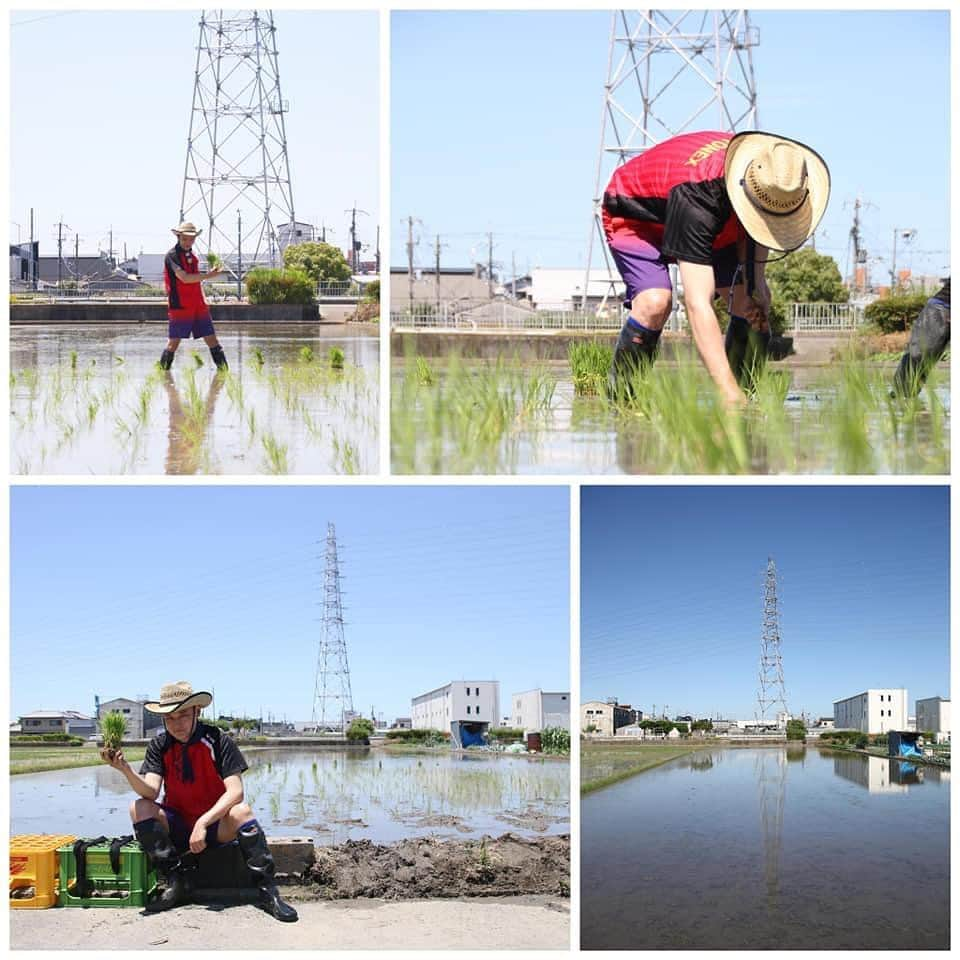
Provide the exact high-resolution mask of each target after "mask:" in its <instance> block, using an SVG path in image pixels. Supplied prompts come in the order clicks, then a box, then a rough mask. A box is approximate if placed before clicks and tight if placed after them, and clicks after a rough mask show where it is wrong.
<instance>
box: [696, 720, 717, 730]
mask: <svg viewBox="0 0 960 960" xmlns="http://www.w3.org/2000/svg"><path fill="white" fill-rule="evenodd" d="M693 729H694V730H712V729H713V721H712V720H694V721H693Z"/></svg>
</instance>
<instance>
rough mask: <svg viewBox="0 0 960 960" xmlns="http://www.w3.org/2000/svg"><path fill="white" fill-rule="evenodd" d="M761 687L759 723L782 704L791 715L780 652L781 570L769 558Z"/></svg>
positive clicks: (765, 582)
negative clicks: (774, 707) (778, 572)
mask: <svg viewBox="0 0 960 960" xmlns="http://www.w3.org/2000/svg"><path fill="white" fill-rule="evenodd" d="M759 673H760V687H759V689H758V691H757V719H758V720H766V719H767V716H766V713H767V708H768V707H771V706H774V705H776V704H780V705H781V706H782V707H783V712H784V713H787V712H788V711H787V693H786V689H785V688H784V683H783V656H782V654H781V651H780V610H779V606H778V603H777V567H776V564H775V563H774V562H773V558H772V557H768V558H767V575H766V580H765V581H764V586H763V627H762V630H761V634H760V671H759Z"/></svg>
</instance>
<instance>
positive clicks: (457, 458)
mask: <svg viewBox="0 0 960 960" xmlns="http://www.w3.org/2000/svg"><path fill="white" fill-rule="evenodd" d="M895 366H896V364H895V363H894V362H889V363H864V362H859V363H838V364H833V365H828V366H806V367H805V366H800V365H791V366H784V365H778V364H771V365H770V368H769V374H770V375H769V376H768V378H767V381H766V382H765V384H764V389H763V390H762V391H759V392H758V395H757V397H755V398H754V399H753V400H752V401H751V403H750V404H749V406H748V408H747V410H746V412H745V414H744V415H743V416H742V417H730V416H726V415H724V414H723V412H722V411H721V410H719V408H718V405H717V402H716V394H715V392H714V390H713V388H712V385H711V384H710V382H709V380H708V378H707V375H706V373H705V371H704V370H703V369H702V367H701V366H700V365H699V364H697V363H695V362H683V361H681V362H679V363H676V362H669V361H667V362H660V363H658V364H657V365H656V366H655V368H654V370H653V372H652V374H651V376H650V378H649V390H647V391H646V393H645V395H644V396H643V397H641V399H640V401H639V402H638V403H636V404H633V405H631V406H629V407H620V408H617V407H615V406H612V405H611V404H610V403H609V402H608V401H607V400H606V399H605V398H603V397H601V396H598V395H587V396H581V395H578V394H577V391H576V390H575V388H574V383H573V378H572V374H571V370H570V366H569V364H567V363H566V362H560V361H552V362H546V361H544V362H540V363H539V364H534V365H531V364H529V363H523V364H521V363H519V362H517V361H514V362H506V361H498V362H486V363H485V362H478V361H457V360H456V359H450V358H447V359H436V358H430V359H429V360H425V359H423V358H416V359H415V360H407V361H404V362H400V363H397V364H395V365H394V374H393V382H392V388H391V390H392V394H391V396H392V401H391V402H392V417H391V449H392V464H393V466H392V469H393V472H395V473H446V474H471V473H499V474H503V473H507V474H532V473H537V474H570V473H585V474H651V473H656V474H671V473H680V474H684V473H709V474H729V473H738V474H777V473H805V474H832V473H850V474H881V473H888V474H901V473H908V474H944V473H949V470H950V451H949V427H950V373H949V366H948V365H946V364H942V365H941V366H940V368H938V370H937V371H936V373H935V375H934V377H933V378H932V380H931V382H930V383H929V384H928V386H927V388H926V389H925V390H924V391H923V392H922V393H921V395H920V397H919V398H918V399H917V400H915V401H899V400H894V399H893V398H891V397H890V396H889V393H890V384H891V382H892V377H893V371H894V369H895Z"/></svg>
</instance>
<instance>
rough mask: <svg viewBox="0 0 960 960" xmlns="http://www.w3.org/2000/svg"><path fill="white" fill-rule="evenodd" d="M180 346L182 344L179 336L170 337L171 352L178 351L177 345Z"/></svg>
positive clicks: (169, 346)
mask: <svg viewBox="0 0 960 960" xmlns="http://www.w3.org/2000/svg"><path fill="white" fill-rule="evenodd" d="M179 346H180V338H179V337H170V339H169V340H167V349H168V350H169V351H170V352H171V353H174V352H176V349H177V347H179Z"/></svg>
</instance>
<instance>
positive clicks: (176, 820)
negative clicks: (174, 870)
mask: <svg viewBox="0 0 960 960" xmlns="http://www.w3.org/2000/svg"><path fill="white" fill-rule="evenodd" d="M160 809H161V810H163V812H164V813H165V814H166V815H167V825H168V826H169V827H170V839H171V840H172V841H173V845H174V846H175V847H176V848H177V851H178V852H179V853H184V852H186V851H187V850H189V849H190V834H191V833H193V825H194V823H196V821H195V820H189V819H188V818H187V817H185V816H184V815H183V814H182V813H180V811H179V810H174V809H173V807H168V806H166V805H165V804H162V803H161V804H160ZM219 826H220V821H219V820H216V821H214V822H213V823H211V824H210V826H209V827H207V849H210V850H212V849H213V848H214V847H220V846H223V844H221V843H220V841H219V840H218V839H217V829H218V828H219Z"/></svg>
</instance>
